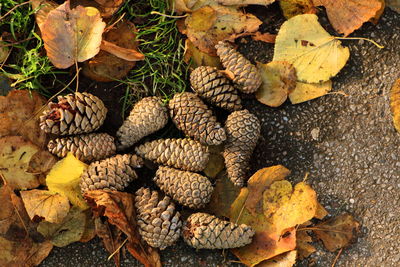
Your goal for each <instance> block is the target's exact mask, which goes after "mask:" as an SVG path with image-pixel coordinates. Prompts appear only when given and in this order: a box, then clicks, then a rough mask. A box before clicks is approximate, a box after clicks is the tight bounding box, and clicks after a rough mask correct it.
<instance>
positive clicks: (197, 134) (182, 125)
mask: <svg viewBox="0 0 400 267" xmlns="http://www.w3.org/2000/svg"><path fill="white" fill-rule="evenodd" d="M169 109H170V114H171V117H172V120H173V122H174V123H175V125H176V127H178V129H180V130H181V131H183V132H184V133H185V134H187V135H188V136H190V137H193V139H195V140H197V141H199V142H200V143H202V144H204V145H219V144H221V143H222V142H224V141H225V139H226V134H225V130H224V128H223V127H222V126H221V124H220V123H219V122H217V118H216V117H215V116H213V114H212V111H211V110H210V109H209V108H208V107H207V106H206V104H204V103H203V101H202V100H201V99H200V98H199V97H198V96H197V95H195V94H193V93H188V92H185V93H181V94H176V95H175V96H174V98H173V99H172V100H171V101H169Z"/></svg>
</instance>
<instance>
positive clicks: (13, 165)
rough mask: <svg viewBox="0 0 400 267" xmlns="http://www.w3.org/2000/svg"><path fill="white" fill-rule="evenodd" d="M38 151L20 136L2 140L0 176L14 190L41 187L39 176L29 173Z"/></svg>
mask: <svg viewBox="0 0 400 267" xmlns="http://www.w3.org/2000/svg"><path fill="white" fill-rule="evenodd" d="M38 151H39V148H38V147H37V146H36V145H34V144H32V143H31V142H29V141H25V140H24V138H22V137H20V136H7V137H3V138H0V174H1V175H2V177H3V178H4V179H5V181H6V182H7V185H9V186H10V187H11V188H12V189H31V188H36V187H38V186H39V185H40V183H39V180H38V175H37V174H33V173H28V172H27V169H28V168H29V162H30V160H31V158H32V157H33V155H35V154H36V153H37V152H38ZM0 181H1V180H0Z"/></svg>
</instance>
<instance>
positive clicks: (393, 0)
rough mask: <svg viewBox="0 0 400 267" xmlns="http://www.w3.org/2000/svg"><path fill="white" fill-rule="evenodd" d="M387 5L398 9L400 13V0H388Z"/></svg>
mask: <svg viewBox="0 0 400 267" xmlns="http://www.w3.org/2000/svg"><path fill="white" fill-rule="evenodd" d="M385 2H386V5H387V6H388V7H390V8H392V9H393V10H396V11H397V12H398V13H399V12H400V1H399V0H386V1H385Z"/></svg>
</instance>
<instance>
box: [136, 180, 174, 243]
mask: <svg viewBox="0 0 400 267" xmlns="http://www.w3.org/2000/svg"><path fill="white" fill-rule="evenodd" d="M135 207H136V209H137V215H136V216H137V221H138V225H139V233H140V235H141V236H142V238H143V239H144V240H145V241H146V242H147V244H149V245H150V246H152V247H155V248H160V249H161V250H163V249H165V248H166V247H168V246H171V245H173V244H174V243H175V242H176V240H178V238H179V236H180V234H181V228H182V221H181V219H180V216H181V215H180V214H179V212H177V211H176V210H175V204H174V203H173V202H172V201H171V199H170V198H169V197H168V196H165V197H164V198H163V199H162V200H160V199H159V197H158V193H157V191H150V189H148V188H144V187H142V188H140V189H139V190H138V191H136V197H135Z"/></svg>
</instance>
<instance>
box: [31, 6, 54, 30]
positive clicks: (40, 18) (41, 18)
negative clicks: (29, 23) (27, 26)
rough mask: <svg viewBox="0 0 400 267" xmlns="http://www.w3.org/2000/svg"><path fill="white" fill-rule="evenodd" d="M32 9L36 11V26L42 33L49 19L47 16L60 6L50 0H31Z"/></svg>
mask: <svg viewBox="0 0 400 267" xmlns="http://www.w3.org/2000/svg"><path fill="white" fill-rule="evenodd" d="M29 2H30V4H31V6H32V9H33V10H35V19H36V24H37V25H38V27H39V29H40V31H43V23H44V22H45V21H46V19H47V15H48V14H49V13H50V11H52V10H54V9H56V8H57V7H58V4H57V3H55V2H53V1H49V0H29Z"/></svg>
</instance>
